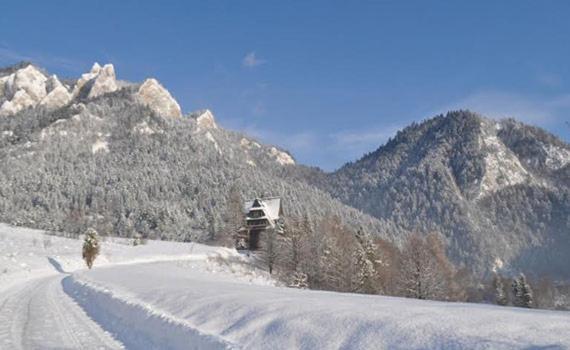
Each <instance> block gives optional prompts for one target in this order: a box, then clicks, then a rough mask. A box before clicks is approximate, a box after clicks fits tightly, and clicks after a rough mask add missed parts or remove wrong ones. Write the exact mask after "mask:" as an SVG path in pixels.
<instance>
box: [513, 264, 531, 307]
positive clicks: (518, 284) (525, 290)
mask: <svg viewBox="0 0 570 350" xmlns="http://www.w3.org/2000/svg"><path fill="white" fill-rule="evenodd" d="M513 294H514V300H513V305H514V306H518V307H526V308H532V307H534V297H533V293H532V288H531V286H530V284H529V283H528V282H527V279H526V276H525V275H524V274H523V273H521V274H520V276H519V277H518V278H515V279H514V280H513Z"/></svg>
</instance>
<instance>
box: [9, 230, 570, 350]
mask: <svg viewBox="0 0 570 350" xmlns="http://www.w3.org/2000/svg"><path fill="white" fill-rule="evenodd" d="M47 242H50V243H47ZM129 243H130V242H129V241H126V240H121V239H119V240H116V239H113V240H110V241H105V242H103V246H102V255H101V257H100V259H97V260H96V262H95V267H94V269H93V270H90V271H87V270H85V269H84V268H83V265H82V264H81V261H80V246H81V241H79V240H73V239H67V238H62V237H53V236H48V235H44V234H43V233H42V232H40V231H37V230H29V229H22V228H14V227H11V226H7V225H0V257H1V259H0V272H2V273H1V274H0V278H1V279H0V281H1V283H2V284H1V285H0V321H1V322H0V347H2V348H20V347H23V348H38V347H39V348H74V349H75V348H83V349H85V348H89V349H94V348H103V349H120V348H126V349H165V348H169V349H193V348H196V349H227V348H235V349H238V348H271V349H291V348H299V349H315V348H321V349H336V348H350V349H370V348H376V349H382V348H390V349H410V348H414V349H420V348H422V349H423V348H433V349H450V348H453V349H459V348H470V349H489V348H492V349H519V348H545V347H548V348H553V349H563V348H567V347H570V313H567V312H555V311H539V310H527V309H516V308H509V307H498V306H491V305H476V304H463V303H443V302H429V301H420V300H412V299H403V298H390V297H381V296H364V295H355V294H339V293H332V292H318V291H307V290H297V289H290V288H283V287H278V286H275V285H274V284H275V283H274V282H273V281H272V280H271V279H269V278H268V277H267V275H266V274H265V273H264V272H261V271H258V270H256V269H255V268H253V267H252V266H251V265H250V264H249V262H248V261H247V259H245V258H244V257H241V256H240V255H238V254H236V253H232V252H231V251H230V250H228V249H225V248H216V247H207V246H203V245H199V244H188V243H174V242H155V241H149V242H148V244H146V245H141V246H132V245H130V244H129Z"/></svg>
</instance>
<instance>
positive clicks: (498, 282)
mask: <svg viewBox="0 0 570 350" xmlns="http://www.w3.org/2000/svg"><path fill="white" fill-rule="evenodd" d="M493 286H494V288H495V301H496V302H497V305H502V306H505V305H507V304H508V302H509V300H508V298H507V293H506V292H505V286H504V284H503V278H502V277H501V276H500V275H499V274H495V277H494V278H493Z"/></svg>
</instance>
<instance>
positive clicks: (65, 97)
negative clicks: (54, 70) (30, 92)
mask: <svg viewBox="0 0 570 350" xmlns="http://www.w3.org/2000/svg"><path fill="white" fill-rule="evenodd" d="M46 91H47V93H48V94H47V95H46V96H45V97H44V98H43V99H42V100H41V101H40V103H39V105H41V106H45V107H47V108H50V109H54V108H59V107H62V106H64V105H66V104H68V103H69V102H70V101H71V98H72V96H71V93H69V91H68V90H67V88H66V87H65V86H64V85H63V84H62V83H61V82H60V81H59V79H57V76H56V75H52V76H51V77H49V78H48V79H47V81H46Z"/></svg>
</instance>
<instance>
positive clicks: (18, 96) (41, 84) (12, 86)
mask: <svg viewBox="0 0 570 350" xmlns="http://www.w3.org/2000/svg"><path fill="white" fill-rule="evenodd" d="M46 80H47V78H46V77H45V75H44V74H43V73H42V72H40V71H39V70H38V69H37V68H36V67H34V66H33V65H28V66H26V67H24V68H21V69H19V70H17V71H16V72H14V73H12V74H10V75H7V76H4V77H2V78H0V101H1V100H4V102H3V103H2V105H1V106H0V116H6V115H11V114H14V113H17V112H19V111H21V110H22V109H25V108H28V107H33V106H35V105H37V104H38V103H39V102H40V101H41V100H42V99H43V98H44V97H45V96H46V94H47V92H46Z"/></svg>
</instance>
